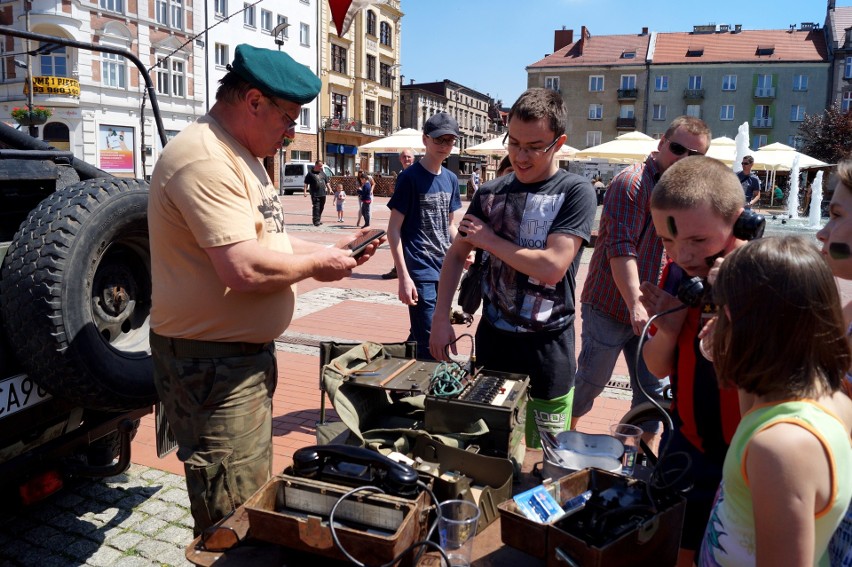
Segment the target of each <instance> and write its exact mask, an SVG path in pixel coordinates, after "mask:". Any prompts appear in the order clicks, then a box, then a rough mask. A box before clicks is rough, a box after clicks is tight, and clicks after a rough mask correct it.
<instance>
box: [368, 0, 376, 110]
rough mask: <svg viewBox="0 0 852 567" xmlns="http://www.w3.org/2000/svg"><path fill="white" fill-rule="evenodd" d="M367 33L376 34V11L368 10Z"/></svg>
mask: <svg viewBox="0 0 852 567" xmlns="http://www.w3.org/2000/svg"><path fill="white" fill-rule="evenodd" d="M367 33H368V34H369V35H373V36H374V35H376V13H375V12H374V11H372V10H367ZM370 124H372V122H371V123H370Z"/></svg>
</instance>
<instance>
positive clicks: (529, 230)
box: [468, 169, 597, 332]
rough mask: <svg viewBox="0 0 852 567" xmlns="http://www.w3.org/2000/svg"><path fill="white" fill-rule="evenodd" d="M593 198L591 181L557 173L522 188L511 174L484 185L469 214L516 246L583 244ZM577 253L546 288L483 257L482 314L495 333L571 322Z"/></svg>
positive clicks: (549, 328)
mask: <svg viewBox="0 0 852 567" xmlns="http://www.w3.org/2000/svg"><path fill="white" fill-rule="evenodd" d="M596 207H597V200H596V198H595V193H594V189H592V185H591V183H589V181H588V180H587V179H585V178H583V177H580V176H578V175H574V174H572V173H568V172H566V171H564V170H562V169H560V170H558V171H557V172H556V174H555V175H554V176H553V177H551V178H550V179H548V180H546V181H543V182H541V183H533V184H524V183H521V182H519V181H518V180H517V179H516V178H515V175H514V174H511V175H506V176H503V177H500V178H497V179H496V180H494V181H492V182H489V183H486V184H485V185H484V186H482V187H481V188H480V190H479V191H477V193H476V196H475V197H474V200H473V202H472V203H471V206H470V209H469V210H468V212H469V213H471V214H473V215H476V216H477V217H479V218H481V219H483V220H485V221H486V222H487V223H488V224H489V226H490V227H491V228H492V229H493V230H494V232H495V233H497V234H498V235H499V236H501V237H503V238H505V239H507V240H509V241H511V242H514V243H515V244H517V245H518V246H521V247H524V248H532V249H544V248H546V247H547V237H548V236H549V235H551V234H570V235H572V236H578V237H580V238H581V239H582V240H583V245H585V244H588V242H589V238H590V236H591V230H592V223H593V221H594V218H595V209H596ZM581 254H582V249H581V250H578V251H577V254H576V256H575V257H574V261H573V262H572V263H571V266H570V267H569V268H568V271H567V272H566V274H565V276H564V277H563V278H562V279H561V280H560V281H559V282H558V283H557V284H556V285H547V284H544V283H542V282H540V281H539V280H537V279H535V278H533V277H530V276H527V275H526V274H522V273H520V272H518V271H517V270H515V269H514V268H512V267H511V266H509V265H508V264H504V263H503V262H502V261H501V260H499V259H498V258H496V257H494V256H491V255H490V254H486V255H485V256H486V259H487V266H488V270H487V271H486V273H485V276H484V278H483V289H482V292H483V297H484V298H485V309H484V314H485V316H486V317H487V318H488V320H489V322H490V323H491V324H492V325H493V326H494V327H496V328H497V329H501V330H505V331H511V332H528V331H555V330H560V329H564V328H565V327H566V326H567V325H569V324H570V323H572V322H573V320H574V291H575V277H576V274H577V268H578V267H579V264H580V256H581Z"/></svg>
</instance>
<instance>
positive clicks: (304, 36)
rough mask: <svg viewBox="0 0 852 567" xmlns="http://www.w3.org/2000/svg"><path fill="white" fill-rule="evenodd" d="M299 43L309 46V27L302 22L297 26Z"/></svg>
mask: <svg viewBox="0 0 852 567" xmlns="http://www.w3.org/2000/svg"><path fill="white" fill-rule="evenodd" d="M299 43H300V44H302V45H304V46H310V45H311V26H309V25H308V24H306V23H304V22H302V23H300V24H299Z"/></svg>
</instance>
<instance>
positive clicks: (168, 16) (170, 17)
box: [156, 0, 183, 29]
mask: <svg viewBox="0 0 852 567" xmlns="http://www.w3.org/2000/svg"><path fill="white" fill-rule="evenodd" d="M156 9H157V23H158V24H162V25H164V26H170V27H173V28H175V29H183V0H157V8H156Z"/></svg>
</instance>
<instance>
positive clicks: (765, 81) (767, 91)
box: [754, 75, 775, 97]
mask: <svg viewBox="0 0 852 567" xmlns="http://www.w3.org/2000/svg"><path fill="white" fill-rule="evenodd" d="M754 95H755V96H758V97H767V96H775V89H774V88H773V86H772V75H758V76H757V88H756V89H755V91H754Z"/></svg>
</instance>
